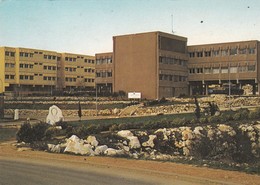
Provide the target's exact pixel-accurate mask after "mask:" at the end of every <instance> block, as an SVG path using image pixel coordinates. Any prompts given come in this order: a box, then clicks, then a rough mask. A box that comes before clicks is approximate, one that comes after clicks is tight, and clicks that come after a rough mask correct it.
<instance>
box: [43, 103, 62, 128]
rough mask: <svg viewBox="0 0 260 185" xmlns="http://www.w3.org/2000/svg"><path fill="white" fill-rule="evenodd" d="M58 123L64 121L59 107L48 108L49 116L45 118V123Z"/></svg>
mask: <svg viewBox="0 0 260 185" xmlns="http://www.w3.org/2000/svg"><path fill="white" fill-rule="evenodd" d="M60 121H64V117H63V115H62V112H61V110H60V108H59V107H57V106H56V105H53V106H51V107H50V108H49V114H48V116H47V118H46V123H48V124H50V125H54V124H55V123H58V122H60Z"/></svg>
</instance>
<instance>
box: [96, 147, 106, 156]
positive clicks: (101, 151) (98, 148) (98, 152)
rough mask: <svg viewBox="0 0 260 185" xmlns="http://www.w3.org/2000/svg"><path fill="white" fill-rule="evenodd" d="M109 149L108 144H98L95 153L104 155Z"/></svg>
mask: <svg viewBox="0 0 260 185" xmlns="http://www.w3.org/2000/svg"><path fill="white" fill-rule="evenodd" d="M107 149H108V147H107V145H102V146H97V147H96V149H95V155H102V154H104V153H105V151H106V150H107Z"/></svg>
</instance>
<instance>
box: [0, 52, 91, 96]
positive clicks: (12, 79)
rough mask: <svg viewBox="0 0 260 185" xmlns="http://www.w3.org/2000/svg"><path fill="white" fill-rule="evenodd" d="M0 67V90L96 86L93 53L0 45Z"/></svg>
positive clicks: (47, 90) (26, 91) (38, 91)
mask: <svg viewBox="0 0 260 185" xmlns="http://www.w3.org/2000/svg"><path fill="white" fill-rule="evenodd" d="M0 70H1V71H0V72H1V73H0V92H13V93H16V94H23V93H25V94H31V93H43V92H49V93H52V92H53V91H54V90H57V89H60V90H64V89H65V90H66V89H71V88H77V87H82V86H83V87H91V88H94V86H95V82H94V78H95V57H94V56H86V55H77V54H67V53H57V52H55V51H46V50H38V49H28V48H11V47H1V48H0Z"/></svg>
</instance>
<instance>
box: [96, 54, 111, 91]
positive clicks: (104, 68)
mask: <svg viewBox="0 0 260 185" xmlns="http://www.w3.org/2000/svg"><path fill="white" fill-rule="evenodd" d="M114 64H115V63H114V61H113V53H112V52H110V53H98V54H96V79H95V81H96V87H97V92H98V93H100V94H111V93H113V84H114Z"/></svg>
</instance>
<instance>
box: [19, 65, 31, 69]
mask: <svg viewBox="0 0 260 185" xmlns="http://www.w3.org/2000/svg"><path fill="white" fill-rule="evenodd" d="M20 68H31V69H32V68H33V64H20Z"/></svg>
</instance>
